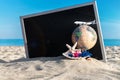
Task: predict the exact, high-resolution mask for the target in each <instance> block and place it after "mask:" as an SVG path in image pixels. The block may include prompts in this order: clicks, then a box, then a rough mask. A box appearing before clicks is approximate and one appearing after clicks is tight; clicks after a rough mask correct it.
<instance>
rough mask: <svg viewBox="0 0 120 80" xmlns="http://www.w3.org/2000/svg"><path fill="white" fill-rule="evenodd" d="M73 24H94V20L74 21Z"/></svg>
mask: <svg viewBox="0 0 120 80" xmlns="http://www.w3.org/2000/svg"><path fill="white" fill-rule="evenodd" d="M74 23H75V24H79V25H91V24H96V21H95V20H94V21H90V22H83V21H75V22H74Z"/></svg>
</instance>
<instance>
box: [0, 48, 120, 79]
mask: <svg viewBox="0 0 120 80" xmlns="http://www.w3.org/2000/svg"><path fill="white" fill-rule="evenodd" d="M106 52H107V59H108V62H107V63H104V62H102V61H98V60H96V59H92V60H91V61H86V60H85V59H81V60H69V59H66V58H64V57H62V56H60V57H53V58H49V57H48V58H45V57H41V58H36V59H26V58H25V50H24V47H22V46H21V47H14V46H11V47H9V46H7V47H2V46H1V47H0V80H120V47H118V46H113V47H106Z"/></svg>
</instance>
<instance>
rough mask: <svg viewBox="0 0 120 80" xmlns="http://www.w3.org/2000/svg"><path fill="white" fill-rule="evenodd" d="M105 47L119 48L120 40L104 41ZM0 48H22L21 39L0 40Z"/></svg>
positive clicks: (22, 42) (22, 41)
mask: <svg viewBox="0 0 120 80" xmlns="http://www.w3.org/2000/svg"><path fill="white" fill-rule="evenodd" d="M103 43H104V45H105V46H120V39H104V40H103ZM0 46H24V40H23V39H0Z"/></svg>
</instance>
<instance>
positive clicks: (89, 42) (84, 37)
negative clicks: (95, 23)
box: [72, 25, 97, 50]
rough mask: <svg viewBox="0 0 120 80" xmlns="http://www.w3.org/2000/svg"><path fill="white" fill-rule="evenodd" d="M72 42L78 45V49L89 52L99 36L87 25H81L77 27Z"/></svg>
mask: <svg viewBox="0 0 120 80" xmlns="http://www.w3.org/2000/svg"><path fill="white" fill-rule="evenodd" d="M72 42H73V44H74V43H75V42H77V43H78V45H77V48H81V49H84V50H89V49H91V48H92V47H94V45H95V44H96V42H97V34H96V31H95V30H94V29H93V28H92V27H90V26H87V25H81V26H79V27H77V28H76V29H75V30H74V31H73V33H72Z"/></svg>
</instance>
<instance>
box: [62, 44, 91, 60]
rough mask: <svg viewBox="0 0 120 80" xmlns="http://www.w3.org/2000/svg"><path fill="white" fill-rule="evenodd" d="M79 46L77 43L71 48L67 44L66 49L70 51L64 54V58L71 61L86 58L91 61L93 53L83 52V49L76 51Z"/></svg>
mask: <svg viewBox="0 0 120 80" xmlns="http://www.w3.org/2000/svg"><path fill="white" fill-rule="evenodd" d="M76 46H77V42H76V43H75V44H74V45H73V46H72V47H71V46H70V45H68V44H66V47H67V48H68V49H69V50H68V51H66V52H64V53H63V56H65V57H67V58H69V59H81V58H82V57H84V58H85V59H87V60H90V57H91V55H92V54H91V53H89V52H88V51H82V50H81V49H75V48H76Z"/></svg>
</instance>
